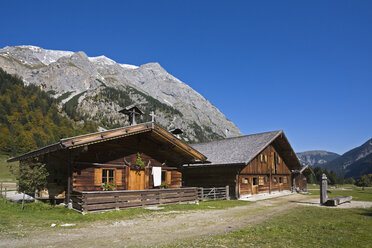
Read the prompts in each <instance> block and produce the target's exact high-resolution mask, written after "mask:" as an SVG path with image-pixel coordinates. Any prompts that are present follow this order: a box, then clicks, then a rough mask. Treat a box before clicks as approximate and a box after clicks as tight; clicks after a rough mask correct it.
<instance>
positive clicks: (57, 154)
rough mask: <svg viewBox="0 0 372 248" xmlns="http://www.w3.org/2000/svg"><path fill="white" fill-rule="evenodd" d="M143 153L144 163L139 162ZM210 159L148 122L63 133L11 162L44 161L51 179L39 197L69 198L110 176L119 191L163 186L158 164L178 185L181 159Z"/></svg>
mask: <svg viewBox="0 0 372 248" xmlns="http://www.w3.org/2000/svg"><path fill="white" fill-rule="evenodd" d="M138 158H140V160H141V161H142V162H143V166H140V165H138V163H137V162H138ZM205 160H206V157H205V156H204V155H203V154H201V153H200V152H198V151H197V150H195V149H194V148H192V147H190V146H189V145H187V144H185V143H183V142H182V141H181V140H179V139H177V138H176V137H174V136H173V135H172V134H171V133H169V132H168V131H166V130H165V129H163V128H161V127H160V126H159V125H157V124H155V123H154V122H148V123H141V124H137V125H132V126H127V127H122V128H117V129H112V130H108V131H103V132H97V133H91V134H86V135H81V136H77V137H71V138H66V139H61V140H60V142H58V143H56V144H52V145H49V146H46V147H43V148H41V149H38V150H35V151H31V152H28V153H26V154H23V155H20V156H18V157H15V158H11V159H9V160H8V162H13V161H20V166H22V165H23V164H26V163H30V162H31V163H32V162H35V161H36V162H39V163H42V164H45V166H46V168H47V170H48V173H49V176H48V178H47V181H48V183H47V185H46V187H45V189H44V190H42V191H40V192H39V193H38V194H39V195H38V197H39V199H64V200H65V201H66V202H67V203H69V202H70V199H71V194H72V192H75V194H76V192H80V193H81V192H97V191H103V190H104V187H103V186H104V184H105V183H108V182H112V183H113V184H115V185H116V188H115V190H116V191H143V190H151V189H158V188H159V186H154V176H153V175H151V173H152V169H153V168H155V167H157V168H158V172H159V167H160V168H161V169H160V170H161V180H162V181H163V182H166V185H167V187H168V186H169V188H170V189H179V188H181V187H182V172H181V169H182V165H183V164H187V163H194V162H197V163H198V162H200V163H201V162H203V161H205ZM158 174H159V173H158ZM167 192H168V191H167ZM169 192H170V191H169ZM168 195H169V194H168ZM101 196H102V194H101ZM111 196H113V197H114V195H111ZM116 196H117V195H116ZM116 196H115V197H116ZM132 198H133V197H132ZM142 198H143V197H142ZM97 201H98V200H97ZM100 201H103V200H102V199H101V200H100ZM141 204H142V203H140V205H141ZM127 205H128V204H127ZM128 206H134V205H133V204H132V205H130V204H129V205H128Z"/></svg>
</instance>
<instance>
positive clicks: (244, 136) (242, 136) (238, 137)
mask: <svg viewBox="0 0 372 248" xmlns="http://www.w3.org/2000/svg"><path fill="white" fill-rule="evenodd" d="M278 132H283V130H275V131H267V132H262V133H254V134H247V135H241V136H237V137H229V138H225V139H220V140H214V141H208V142H202V143H194V144H191V146H194V145H203V144H208V143H214V142H222V141H227V140H232V139H241V138H246V137H250V136H255V135H260V134H268V133H278Z"/></svg>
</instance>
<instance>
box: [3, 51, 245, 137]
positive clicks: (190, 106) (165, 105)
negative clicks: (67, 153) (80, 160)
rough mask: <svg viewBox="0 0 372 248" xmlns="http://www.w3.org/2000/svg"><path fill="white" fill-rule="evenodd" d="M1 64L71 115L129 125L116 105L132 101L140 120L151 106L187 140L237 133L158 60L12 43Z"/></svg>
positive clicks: (108, 125)
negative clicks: (131, 60) (132, 61)
mask: <svg viewBox="0 0 372 248" xmlns="http://www.w3.org/2000/svg"><path fill="white" fill-rule="evenodd" d="M0 67H1V68H3V69H4V70H5V71H7V72H8V73H10V74H16V75H18V76H20V77H22V79H23V81H24V82H25V83H26V84H35V85H38V86H40V87H41V88H42V89H43V90H45V91H47V92H48V93H50V95H52V96H53V97H55V98H56V99H58V101H60V106H61V109H63V110H64V111H65V112H66V113H67V114H68V115H69V116H70V117H71V118H73V119H75V120H87V119H89V120H94V121H97V122H98V123H99V124H100V125H101V126H102V127H103V128H114V127H119V126H124V125H128V124H129V123H128V121H127V118H126V117H123V116H121V115H120V114H118V112H117V111H118V110H119V109H120V108H122V107H125V106H127V105H130V104H133V103H136V104H138V106H139V107H140V108H142V109H143V110H144V112H145V113H146V115H145V116H143V117H142V121H148V120H150V119H151V117H149V116H148V114H149V113H150V112H151V111H155V114H156V116H157V117H156V121H157V122H158V123H159V124H160V125H162V126H164V127H165V128H168V129H173V128H180V129H182V130H183V131H184V132H185V134H184V136H182V138H183V139H184V140H185V141H190V142H202V141H210V140H214V139H219V138H225V137H234V136H239V135H241V132H240V131H239V129H238V128H237V127H236V126H235V125H234V123H232V122H231V121H230V120H228V119H227V118H226V117H225V116H224V115H223V114H222V113H221V112H220V111H219V110H218V109H217V108H216V107H215V106H213V105H212V104H211V103H210V102H209V101H208V100H206V99H205V98H204V97H203V96H201V95H200V94H199V93H197V92H196V91H194V90H193V89H192V88H191V87H189V86H188V85H186V84H185V83H183V82H181V81H180V80H178V79H177V78H175V77H173V76H172V75H170V74H169V73H167V71H165V70H164V68H162V67H161V66H160V65H159V64H158V63H148V64H144V65H141V66H134V65H127V64H119V63H116V62H115V61H113V60H111V59H109V58H107V57H105V56H99V57H88V56H87V55H86V54H85V53H84V52H69V51H54V50H46V49H42V48H40V47H35V46H16V47H5V48H3V49H1V50H0ZM227 130H228V131H227Z"/></svg>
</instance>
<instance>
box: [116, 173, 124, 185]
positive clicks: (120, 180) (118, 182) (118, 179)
mask: <svg viewBox="0 0 372 248" xmlns="http://www.w3.org/2000/svg"><path fill="white" fill-rule="evenodd" d="M122 185H123V171H122V170H121V169H117V170H116V186H122Z"/></svg>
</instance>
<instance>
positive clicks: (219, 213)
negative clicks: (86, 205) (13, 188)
mask: <svg viewBox="0 0 372 248" xmlns="http://www.w3.org/2000/svg"><path fill="white" fill-rule="evenodd" d="M305 198H306V196H302V195H298V194H296V195H289V196H285V197H279V198H274V199H269V200H264V201H258V202H255V203H252V204H250V205H247V206H240V207H234V208H229V209H224V210H205V211H187V212H175V211H174V212H154V214H151V215H144V216H139V217H137V218H135V219H133V220H122V221H120V220H119V221H113V222H94V223H89V224H87V225H86V226H85V227H80V228H73V229H53V228H51V229H50V230H49V231H46V232H43V233H35V234H32V235H29V236H28V237H25V238H18V239H13V238H9V239H8V238H5V239H4V237H3V238H0V246H1V247H3V246H4V247H103V246H104V247H107V246H114V247H128V246H146V245H150V246H156V245H161V244H165V243H169V242H171V241H174V240H176V239H184V238H191V237H198V236H203V235H216V234H223V233H228V232H231V231H234V230H238V229H241V228H243V227H245V226H247V225H249V224H252V223H258V222H261V221H263V220H266V219H268V218H271V217H272V216H273V215H276V214H280V213H284V212H286V211H289V210H290V209H291V208H293V207H296V206H299V205H298V204H297V203H296V201H301V200H304V199H305Z"/></svg>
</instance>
